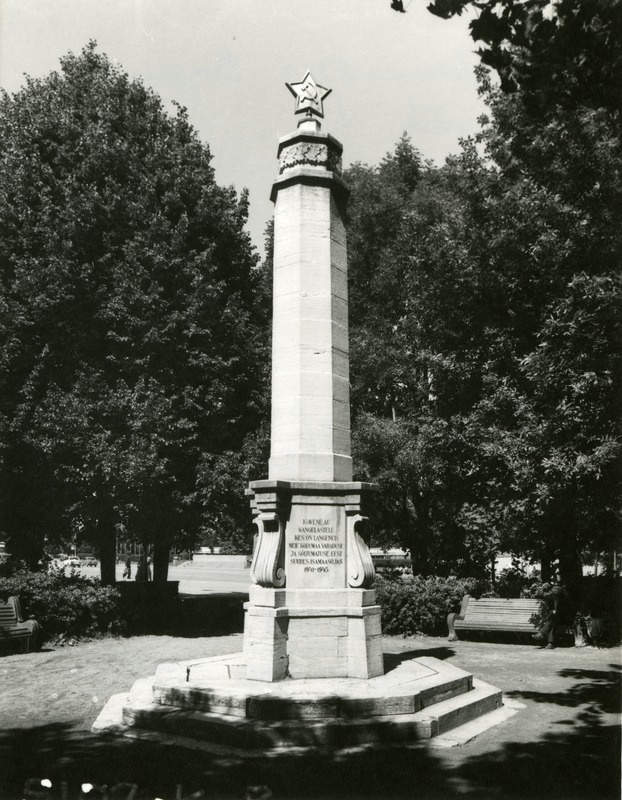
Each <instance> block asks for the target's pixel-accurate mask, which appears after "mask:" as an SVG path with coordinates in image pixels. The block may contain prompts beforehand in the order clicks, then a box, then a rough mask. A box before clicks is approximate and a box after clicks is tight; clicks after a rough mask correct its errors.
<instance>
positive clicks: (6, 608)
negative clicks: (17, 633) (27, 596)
mask: <svg viewBox="0 0 622 800" xmlns="http://www.w3.org/2000/svg"><path fill="white" fill-rule="evenodd" d="M14 625H17V613H16V611H15V606H14V604H13V603H12V602H11V601H10V600H9V602H7V603H3V602H0V628H11V627H13V626H14Z"/></svg>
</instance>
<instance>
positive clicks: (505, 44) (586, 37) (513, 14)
mask: <svg viewBox="0 0 622 800" xmlns="http://www.w3.org/2000/svg"><path fill="white" fill-rule="evenodd" d="M468 7H470V8H472V9H473V10H475V12H476V15H475V17H474V18H473V20H472V21H471V23H470V29H471V36H472V37H473V39H474V40H475V41H476V42H480V43H481V44H482V46H481V47H480V49H479V50H478V53H479V56H480V58H481V61H482V64H484V65H486V66H488V67H492V68H493V69H494V70H495V71H496V72H497V73H498V75H499V77H500V80H501V88H502V90H503V91H504V92H510V93H512V92H517V91H520V92H521V93H522V95H523V97H524V98H525V102H526V105H527V107H528V108H529V109H530V111H531V112H532V113H533V114H535V115H536V116H539V117H542V116H544V117H546V116H550V115H551V114H554V113H555V109H556V108H558V107H563V108H565V109H566V110H568V109H574V108H576V107H577V106H578V105H580V106H585V107H589V108H601V109H606V110H607V111H608V113H610V114H611V115H612V116H613V117H614V118H615V119H616V120H617V122H618V124H619V121H620V109H622V5H621V4H620V3H619V2H618V0H581V2H576V1H575V0H554V2H551V0H528V1H527V2H516V0H502V1H501V2H498V1H497V0H433V2H432V3H430V5H429V6H428V10H429V11H431V12H432V13H433V14H436V15H437V16H440V17H443V18H445V19H448V18H449V17H453V16H455V15H460V14H462V12H463V11H464V10H465V9H467V8H468Z"/></svg>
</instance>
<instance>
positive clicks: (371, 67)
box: [0, 0, 484, 253]
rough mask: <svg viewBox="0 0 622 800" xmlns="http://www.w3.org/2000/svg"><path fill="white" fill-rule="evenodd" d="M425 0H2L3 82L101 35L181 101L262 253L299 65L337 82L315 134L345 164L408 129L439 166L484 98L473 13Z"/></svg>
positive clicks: (116, 56)
mask: <svg viewBox="0 0 622 800" xmlns="http://www.w3.org/2000/svg"><path fill="white" fill-rule="evenodd" d="M427 3H428V0H405V2H404V7H405V8H406V9H407V12H406V13H405V14H399V13H396V12H395V11H393V10H391V8H390V0H0V86H1V87H2V88H3V89H5V90H6V91H8V92H12V91H15V90H17V89H18V88H19V87H20V86H21V85H22V84H23V82H24V74H28V75H32V76H35V77H42V76H44V75H46V74H47V73H49V72H50V71H52V70H55V69H58V67H59V58H60V57H61V56H62V55H64V54H65V53H67V52H69V51H72V52H74V53H78V52H79V51H80V50H81V49H82V47H83V46H84V45H85V44H86V43H87V42H88V41H89V40H90V39H95V40H96V41H97V43H98V45H99V49H100V50H101V51H103V52H104V53H106V54H107V55H108V57H109V58H110V59H111V60H112V61H114V62H116V63H118V64H119V65H120V66H121V67H122V68H123V69H124V70H125V71H126V72H127V73H128V74H129V75H130V76H131V77H136V78H138V77H141V78H142V79H143V81H144V82H145V84H146V85H148V86H151V87H152V88H153V89H154V90H155V91H156V92H157V93H158V94H159V95H160V97H161V98H162V100H163V101H164V103H165V106H166V107H167V108H170V109H171V110H172V108H173V107H172V101H173V100H175V101H177V102H178V103H180V104H181V105H183V106H186V107H187V109H188V115H189V119H190V121H191V122H192V124H193V125H194V127H195V128H196V129H197V131H198V133H199V136H200V137H201V139H202V140H203V141H204V142H207V143H208V144H209V147H210V150H211V152H212V155H213V162H212V163H213V166H214V168H215V170H216V180H217V181H218V182H219V183H220V184H224V185H231V184H232V185H234V186H235V187H236V189H238V191H239V190H241V189H242V188H243V187H247V188H248V190H249V193H250V218H249V225H248V229H249V232H250V234H251V236H252V239H253V242H254V244H255V245H256V246H257V247H258V249H259V250H260V252H262V253H263V232H264V229H265V225H266V222H267V221H268V220H269V219H270V218H271V216H272V204H271V203H270V199H269V195H270V187H271V185H272V182H273V180H274V178H275V177H276V171H277V162H276V148H277V144H278V140H279V138H280V137H281V136H284V135H286V134H287V133H290V132H291V131H294V130H295V129H296V123H297V120H296V119H295V117H294V113H293V112H294V98H293V97H292V96H291V95H290V93H289V91H288V90H287V88H286V87H285V82H286V81H287V82H292V81H300V80H301V79H302V78H303V77H304V75H305V73H306V71H307V70H310V71H311V73H312V75H313V77H314V78H315V80H316V81H317V82H318V83H319V84H321V85H323V86H326V87H329V88H331V89H332V94H331V95H330V96H329V97H328V98H327V99H326V100H325V102H324V112H325V119H324V121H323V124H322V130H324V131H326V132H328V133H331V134H332V135H333V136H335V137H336V138H337V139H339V141H341V142H342V144H343V146H344V154H343V158H344V166H347V165H348V164H351V163H353V162H356V161H362V162H364V163H367V164H370V165H371V164H377V163H379V162H380V161H381V159H382V158H383V157H384V155H385V154H386V153H387V152H389V151H391V150H392V149H393V148H394V146H395V144H396V142H397V141H398V140H399V138H400V137H401V135H402V133H404V132H407V133H408V135H410V137H411V138H412V141H413V144H414V145H415V146H416V147H417V148H418V149H419V150H420V152H421V153H422V155H423V156H424V158H429V159H432V160H434V161H435V162H436V163H438V164H441V163H443V161H444V159H445V157H446V156H447V155H449V154H450V153H455V152H456V151H457V150H458V146H459V145H458V139H459V138H460V137H463V136H468V135H472V134H474V133H475V132H476V131H477V129H478V125H477V117H478V116H479V115H480V114H481V113H482V112H483V110H484V108H483V105H482V103H481V101H480V99H479V98H478V97H477V90H476V82H475V77H474V74H473V70H474V67H475V66H476V64H477V63H478V57H477V56H476V55H475V52H474V51H475V45H474V43H473V41H472V39H471V38H470V36H469V33H468V21H469V20H468V18H467V17H465V16H463V17H460V18H456V19H453V20H441V19H439V18H437V17H435V16H433V15H432V14H430V13H429V12H428V11H427V9H426V6H427Z"/></svg>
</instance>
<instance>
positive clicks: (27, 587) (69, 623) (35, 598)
mask: <svg viewBox="0 0 622 800" xmlns="http://www.w3.org/2000/svg"><path fill="white" fill-rule="evenodd" d="M11 595H16V596H17V597H19V599H20V603H21V607H22V613H23V614H24V617H26V618H27V617H33V618H34V619H36V620H37V622H39V624H40V625H41V642H45V641H49V640H51V639H58V638H61V637H71V638H74V639H79V638H84V637H91V636H95V635H101V634H106V633H107V634H121V633H123V632H124V631H125V628H126V623H125V620H124V617H123V614H122V611H121V597H120V595H119V592H118V591H117V590H116V589H114V588H112V587H108V586H102V585H101V584H100V582H99V580H98V579H97V578H87V577H86V576H84V575H80V574H78V573H76V572H74V571H71V572H69V573H68V574H65V573H64V571H63V570H62V569H51V570H50V571H49V572H45V571H41V572H32V571H30V570H29V569H27V568H26V567H18V568H17V569H15V571H13V572H12V573H10V574H8V575H6V576H5V577H0V600H3V601H6V599H7V598H8V597H10V596H11Z"/></svg>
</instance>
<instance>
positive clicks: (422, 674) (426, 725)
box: [93, 654, 502, 757]
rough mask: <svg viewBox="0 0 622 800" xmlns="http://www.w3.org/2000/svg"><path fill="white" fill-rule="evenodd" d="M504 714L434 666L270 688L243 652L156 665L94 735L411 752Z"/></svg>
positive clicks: (244, 749)
mask: <svg viewBox="0 0 622 800" xmlns="http://www.w3.org/2000/svg"><path fill="white" fill-rule="evenodd" d="M119 701H120V702H119ZM501 706H502V698H501V692H500V691H499V690H498V689H496V688H495V687H494V686H489V685H488V684H485V683H483V682H481V681H478V680H477V679H474V678H473V676H472V675H470V674H469V673H468V672H465V671H464V670H462V669H459V668H458V667H455V666H453V665H451V664H447V663H445V662H443V661H440V660H438V659H435V658H428V657H423V658H419V659H416V660H411V661H406V662H404V663H402V664H400V665H399V666H398V667H397V668H395V669H393V670H391V671H390V672H388V673H387V674H385V675H380V676H378V677H375V678H369V679H356V678H315V679H301V680H290V679H285V680H282V681H279V682H277V683H275V682H268V681H265V682H264V681H257V680H249V679H247V677H246V664H245V660H244V655H243V654H240V655H235V656H220V657H215V658H207V659H201V660H196V661H183V662H178V663H173V664H162V665H160V666H159V667H158V669H157V671H156V674H155V676H152V677H150V678H145V679H141V680H139V681H137V682H136V684H135V685H134V686H133V688H132V690H131V692H130V693H129V695H126V696H124V697H123V698H119V696H115V697H114V698H111V701H109V705H107V706H106V707H105V708H104V710H103V711H102V713H101V715H100V717H99V718H98V720H97V721H96V723H95V725H94V726H93V728H94V730H106V729H107V730H113V731H115V732H117V733H121V734H124V735H129V736H135V737H138V738H155V739H156V740H159V741H162V742H167V743H169V744H177V745H178V746H181V747H185V748H190V749H198V750H208V751H209V750H211V751H212V752H214V748H215V751H216V752H222V751H223V748H224V749H225V750H226V751H227V752H229V753H231V754H232V755H237V756H240V757H245V756H247V755H252V754H260V753H261V754H264V755H265V754H266V753H274V754H278V753H279V752H285V751H287V753H289V754H291V753H293V752H294V751H295V752H309V751H312V750H318V749H319V750H322V749H329V750H330V751H331V752H337V751H340V750H346V749H350V748H352V747H365V746H379V745H395V744H402V745H404V744H411V743H413V742H416V741H420V740H428V739H431V738H433V737H442V736H443V735H444V734H446V733H447V732H449V731H456V730H459V729H460V727H461V726H466V725H467V724H468V723H471V722H472V720H475V719H477V718H480V717H481V718H482V719H483V720H485V719H486V717H487V716H490V717H491V720H490V724H494V722H497V721H499V719H497V718H495V719H494V720H493V719H492V717H493V716H494V713H491V712H495V710H496V709H499V708H500V707H501ZM486 727H488V726H487V725H485V726H484V728H486ZM478 732H479V731H478ZM459 738H460V737H459V736H454V741H455V743H459Z"/></svg>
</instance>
